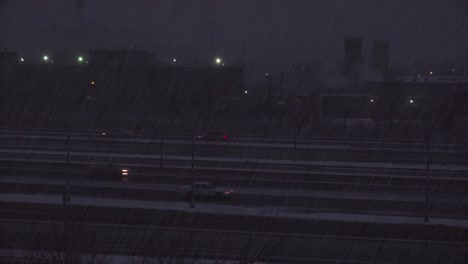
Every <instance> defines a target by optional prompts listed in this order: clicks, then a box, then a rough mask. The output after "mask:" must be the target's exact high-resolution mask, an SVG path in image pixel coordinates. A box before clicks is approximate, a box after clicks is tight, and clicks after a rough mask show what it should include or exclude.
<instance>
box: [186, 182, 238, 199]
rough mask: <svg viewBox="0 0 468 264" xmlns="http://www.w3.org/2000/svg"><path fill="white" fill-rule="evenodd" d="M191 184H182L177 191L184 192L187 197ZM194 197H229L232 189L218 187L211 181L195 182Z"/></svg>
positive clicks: (189, 196) (231, 194)
mask: <svg viewBox="0 0 468 264" xmlns="http://www.w3.org/2000/svg"><path fill="white" fill-rule="evenodd" d="M191 189H192V186H191V185H186V186H182V187H180V188H179V192H182V193H184V194H185V195H186V196H187V199H190V198H191V195H192V193H191ZM193 195H194V197H208V198H210V197H211V198H230V197H232V196H233V195H234V190H232V189H228V188H218V187H216V186H214V185H213V184H212V183H211V182H195V183H193Z"/></svg>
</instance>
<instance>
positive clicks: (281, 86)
mask: <svg viewBox="0 0 468 264" xmlns="http://www.w3.org/2000/svg"><path fill="white" fill-rule="evenodd" d="M283 81H284V79H283V74H281V78H280V99H281V100H282V99H283Z"/></svg>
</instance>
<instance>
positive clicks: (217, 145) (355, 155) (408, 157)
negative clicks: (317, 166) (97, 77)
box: [0, 136, 468, 164]
mask: <svg viewBox="0 0 468 264" xmlns="http://www.w3.org/2000/svg"><path fill="white" fill-rule="evenodd" d="M64 141H65V138H61V137H32V138H20V139H17V138H15V137H13V136H11V137H4V138H2V139H1V140H0V144H2V146H3V147H4V148H9V147H15V148H24V149H37V148H42V149H49V150H64V149H63V147H64V144H63V143H64ZM163 144H164V154H165V155H191V149H192V146H191V140H187V139H185V140H174V139H168V140H165V141H164V143H163ZM195 145H196V155H197V156H213V157H215V156H223V157H245V158H254V157H255V158H265V159H285V160H293V159H294V158H295V156H296V155H297V158H298V159H304V160H341V161H374V162H378V161H387V162H400V163H402V162H406V163H408V162H418V163H422V162H425V158H426V149H425V148H422V147H420V146H419V145H417V144H416V145H414V146H413V145H411V144H409V143H408V144H406V145H402V144H400V145H396V146H395V145H388V146H373V145H371V144H370V143H365V142H362V143H361V144H358V145H356V143H352V144H347V145H346V144H344V145H343V144H336V143H335V145H333V144H323V143H319V144H315V143H314V144H308V143H305V142H304V143H302V144H301V143H298V144H297V151H296V150H295V147H294V143H290V142H289V143H282V142H279V143H278V142H274V141H272V142H270V143H265V142H264V141H261V140H260V141H258V142H252V143H250V142H248V143H246V142H242V141H231V142H206V141H196V142H195ZM71 148H72V149H74V150H82V151H94V152H103V151H114V152H116V153H119V152H120V153H123V152H127V153H133V154H136V153H139V154H159V153H160V151H161V147H160V140H158V139H157V138H156V139H148V138H146V139H145V138H136V139H135V138H134V139H128V138H127V139H126V138H122V139H117V138H115V139H106V138H104V139H102V138H98V139H91V138H89V137H72V138H71ZM430 159H431V160H432V162H434V163H447V164H452V163H460V162H468V155H467V151H466V148H464V146H457V145H448V146H443V147H442V146H439V147H437V145H435V146H431V154H430Z"/></svg>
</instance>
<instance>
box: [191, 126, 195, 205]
mask: <svg viewBox="0 0 468 264" xmlns="http://www.w3.org/2000/svg"><path fill="white" fill-rule="evenodd" d="M194 163H195V132H192V168H191V170H190V182H191V184H190V185H191V187H190V208H194V207H195V196H194V194H193V184H194V177H195V176H194V169H195V165H194Z"/></svg>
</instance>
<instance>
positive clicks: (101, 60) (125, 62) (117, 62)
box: [89, 50, 153, 66]
mask: <svg viewBox="0 0 468 264" xmlns="http://www.w3.org/2000/svg"><path fill="white" fill-rule="evenodd" d="M89 56H90V62H91V63H92V64H99V65H106V66H132V65H133V66H135V65H148V64H151V63H152V61H153V54H151V53H149V52H146V51H142V50H91V51H90V52H89Z"/></svg>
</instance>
